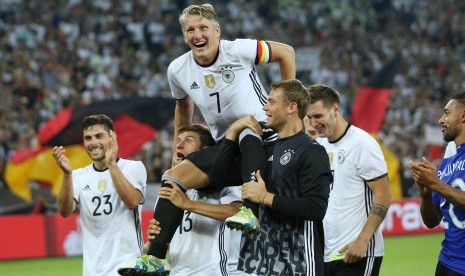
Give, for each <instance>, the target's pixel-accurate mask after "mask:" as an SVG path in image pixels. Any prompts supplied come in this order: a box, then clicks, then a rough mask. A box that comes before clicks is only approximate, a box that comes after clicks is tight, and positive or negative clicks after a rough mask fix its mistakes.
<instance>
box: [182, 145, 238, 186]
mask: <svg viewBox="0 0 465 276" xmlns="http://www.w3.org/2000/svg"><path fill="white" fill-rule="evenodd" d="M219 145H220V143H217V144H216V145H214V146H212V147H208V148H204V149H202V150H200V151H197V152H194V153H191V154H189V155H188V156H186V158H185V159H187V160H189V161H190V162H192V163H193V164H194V165H195V166H196V167H197V168H199V169H200V170H201V171H202V172H204V173H206V174H207V175H208V177H209V178H210V179H218V177H212V174H218V173H220V174H221V175H222V176H221V179H223V180H222V181H217V182H211V183H210V186H214V187H217V188H223V187H227V186H239V185H242V184H243V183H242V178H241V157H242V156H241V155H238V156H237V157H235V158H234V160H233V162H232V163H233V164H232V166H231V167H230V168H228V169H227V170H225V171H222V172H213V171H212V166H213V163H214V162H215V160H216V157H217V154H218V151H219Z"/></svg>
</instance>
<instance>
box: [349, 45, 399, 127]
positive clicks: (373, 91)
mask: <svg viewBox="0 0 465 276" xmlns="http://www.w3.org/2000/svg"><path fill="white" fill-rule="evenodd" d="M401 63H402V57H401V54H400V53H399V52H398V53H396V54H395V55H394V57H392V58H391V60H389V61H388V62H387V63H386V64H385V65H384V66H383V67H382V68H381V69H380V70H379V71H378V72H375V74H373V75H372V77H371V78H370V79H369V81H368V83H367V84H366V85H363V86H361V87H360V88H359V89H358V91H357V94H356V96H355V100H354V104H353V106H352V116H351V119H350V121H351V123H352V124H353V125H355V126H357V127H359V128H361V129H363V130H365V131H367V132H369V133H377V132H378V131H379V130H380V129H381V127H382V125H383V121H384V117H385V114H386V109H387V107H388V105H389V98H390V95H391V88H392V86H393V82H394V77H395V75H396V73H397V72H398V70H399V68H400V66H401Z"/></svg>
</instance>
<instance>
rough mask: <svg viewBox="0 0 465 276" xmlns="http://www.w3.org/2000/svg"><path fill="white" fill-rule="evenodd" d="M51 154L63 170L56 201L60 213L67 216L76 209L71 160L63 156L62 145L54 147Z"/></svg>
mask: <svg viewBox="0 0 465 276" xmlns="http://www.w3.org/2000/svg"><path fill="white" fill-rule="evenodd" d="M52 156H53V158H55V161H56V163H57V164H58V166H59V167H60V169H61V170H62V171H63V178H62V181H61V187H60V192H59V193H58V198H57V203H58V210H59V212H60V215H61V216H63V217H67V216H69V215H71V214H72V213H73V212H74V211H75V210H76V202H75V201H74V192H73V174H72V169H71V162H70V161H69V159H68V158H67V157H66V156H65V149H64V148H63V147H62V146H60V147H54V148H53V151H52Z"/></svg>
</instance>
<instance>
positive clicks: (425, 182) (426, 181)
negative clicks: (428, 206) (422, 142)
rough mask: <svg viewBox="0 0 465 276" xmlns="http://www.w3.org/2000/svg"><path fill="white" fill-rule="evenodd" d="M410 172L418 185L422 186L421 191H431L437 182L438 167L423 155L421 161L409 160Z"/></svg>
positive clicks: (424, 192) (425, 192)
mask: <svg viewBox="0 0 465 276" xmlns="http://www.w3.org/2000/svg"><path fill="white" fill-rule="evenodd" d="M409 167H410V174H411V175H412V177H413V179H414V180H415V183H417V187H419V188H420V193H423V194H427V193H430V191H429V190H428V189H432V187H433V186H434V185H435V184H436V180H437V179H438V178H437V168H436V166H434V165H433V163H431V162H430V161H429V160H428V159H426V158H425V157H422V161H421V162H417V163H415V162H413V161H410V162H409Z"/></svg>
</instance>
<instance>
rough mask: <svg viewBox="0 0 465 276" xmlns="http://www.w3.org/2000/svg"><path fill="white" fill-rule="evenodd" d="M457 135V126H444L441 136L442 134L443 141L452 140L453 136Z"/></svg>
mask: <svg viewBox="0 0 465 276" xmlns="http://www.w3.org/2000/svg"><path fill="white" fill-rule="evenodd" d="M458 135H459V130H458V129H457V128H450V127H448V128H446V129H445V130H444V133H443V136H444V141H446V142H452V141H454V140H455V138H456V137H457V136H458Z"/></svg>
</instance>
